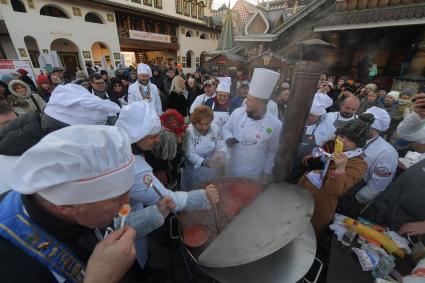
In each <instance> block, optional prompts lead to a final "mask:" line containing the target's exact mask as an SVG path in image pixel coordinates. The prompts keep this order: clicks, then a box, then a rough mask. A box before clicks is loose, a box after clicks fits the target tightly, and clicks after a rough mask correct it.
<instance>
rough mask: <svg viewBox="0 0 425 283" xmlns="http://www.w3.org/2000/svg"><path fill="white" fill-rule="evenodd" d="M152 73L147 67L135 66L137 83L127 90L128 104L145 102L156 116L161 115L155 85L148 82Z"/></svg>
mask: <svg viewBox="0 0 425 283" xmlns="http://www.w3.org/2000/svg"><path fill="white" fill-rule="evenodd" d="M151 77H152V71H151V68H150V67H149V65H146V64H143V63H140V64H138V65H137V81H136V82H135V83H134V84H132V85H131V86H130V87H129V88H128V103H129V104H130V103H133V102H136V101H145V102H147V103H148V104H149V105H150V106H151V107H152V109H153V110H155V112H156V113H157V114H158V115H161V114H162V104H161V97H160V96H159V91H158V88H157V87H156V85H154V84H153V83H151V82H150V78H151Z"/></svg>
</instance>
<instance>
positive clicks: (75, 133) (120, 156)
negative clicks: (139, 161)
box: [9, 125, 134, 205]
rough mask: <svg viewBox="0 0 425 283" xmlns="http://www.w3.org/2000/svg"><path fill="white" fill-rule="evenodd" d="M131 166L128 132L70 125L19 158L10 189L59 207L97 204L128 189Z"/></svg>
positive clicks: (131, 171) (53, 133) (132, 174)
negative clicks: (34, 196) (36, 195)
mask: <svg viewBox="0 0 425 283" xmlns="http://www.w3.org/2000/svg"><path fill="white" fill-rule="evenodd" d="M133 164H134V156H133V154H132V153H131V142H130V139H129V137H128V135H127V134H126V133H125V131H123V130H121V129H119V128H117V127H113V126H99V125H75V126H69V127H65V128H63V129H60V130H57V131H54V132H52V133H50V134H48V135H47V136H45V137H44V138H43V139H41V141H40V142H39V143H37V144H36V145H34V146H33V147H31V148H30V149H29V150H27V151H26V152H25V153H24V154H23V155H22V156H21V157H19V159H18V160H17V162H16V163H15V165H14V166H13V169H12V172H16V174H11V175H10V176H9V185H10V187H11V188H12V190H15V191H18V192H20V193H22V194H34V193H38V194H39V195H40V196H41V197H43V198H44V199H46V200H48V201H49V202H51V203H54V204H56V205H70V204H83V203H93V202H98V201H102V200H106V199H111V198H114V197H117V196H120V195H122V194H124V193H125V192H127V191H129V190H130V188H131V186H132V185H133V182H134V173H133ZM17 172H19V174H18V173H17Z"/></svg>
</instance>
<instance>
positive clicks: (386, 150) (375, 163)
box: [341, 106, 398, 216]
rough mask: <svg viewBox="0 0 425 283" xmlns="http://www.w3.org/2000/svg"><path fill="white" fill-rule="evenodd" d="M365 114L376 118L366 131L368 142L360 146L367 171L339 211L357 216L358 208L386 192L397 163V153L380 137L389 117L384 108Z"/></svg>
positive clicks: (373, 109) (376, 108) (343, 201)
mask: <svg viewBox="0 0 425 283" xmlns="http://www.w3.org/2000/svg"><path fill="white" fill-rule="evenodd" d="M366 113H371V114H373V116H374V117H375V121H374V122H373V124H372V126H371V128H370V131H369V139H368V140H367V142H366V145H365V146H364V147H363V151H364V159H365V161H366V162H367V165H368V170H367V172H366V174H365V175H364V176H363V180H362V182H359V183H358V184H357V185H356V186H355V187H354V188H352V189H351V190H350V191H349V192H350V193H349V194H347V195H346V196H344V197H343V199H342V202H341V205H345V207H342V209H345V210H347V211H348V212H351V213H356V212H357V213H358V212H359V211H358V209H359V208H360V206H362V205H365V204H367V203H369V202H371V201H373V200H374V199H375V198H376V197H377V196H378V195H379V194H380V193H382V192H383V191H385V189H386V188H387V187H388V185H389V184H390V183H391V182H392V180H393V178H394V176H395V173H396V170H397V164H398V153H397V151H396V150H395V148H394V147H393V146H392V145H391V144H389V143H388V142H387V141H386V140H385V139H384V138H382V137H381V136H380V134H381V133H383V132H385V131H386V130H387V129H388V127H389V126H390V122H391V118H390V115H389V114H388V112H387V111H386V110H385V109H382V108H379V107H376V106H374V107H371V108H369V109H368V110H367V111H366ZM354 197H355V198H354ZM354 200H355V201H354ZM353 201H354V202H353ZM347 206H348V207H347ZM353 216H354V215H353Z"/></svg>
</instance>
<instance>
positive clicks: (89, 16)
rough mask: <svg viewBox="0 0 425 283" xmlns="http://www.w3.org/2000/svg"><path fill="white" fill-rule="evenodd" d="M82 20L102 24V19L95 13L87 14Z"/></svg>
mask: <svg viewBox="0 0 425 283" xmlns="http://www.w3.org/2000/svg"><path fill="white" fill-rule="evenodd" d="M84 20H85V21H86V22H90V23H95V24H103V21H102V19H101V18H100V17H99V16H98V15H96V14H95V13H87V14H86V16H85V17H84Z"/></svg>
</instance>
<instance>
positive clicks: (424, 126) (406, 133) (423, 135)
mask: <svg viewBox="0 0 425 283" xmlns="http://www.w3.org/2000/svg"><path fill="white" fill-rule="evenodd" d="M397 134H398V135H399V137H400V138H402V139H405V140H407V141H414V142H418V143H421V144H425V119H422V118H421V117H420V116H419V115H418V113H416V112H412V113H410V114H409V115H408V116H407V117H406V118H404V120H403V121H402V122H401V123H400V125H398V128H397Z"/></svg>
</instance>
